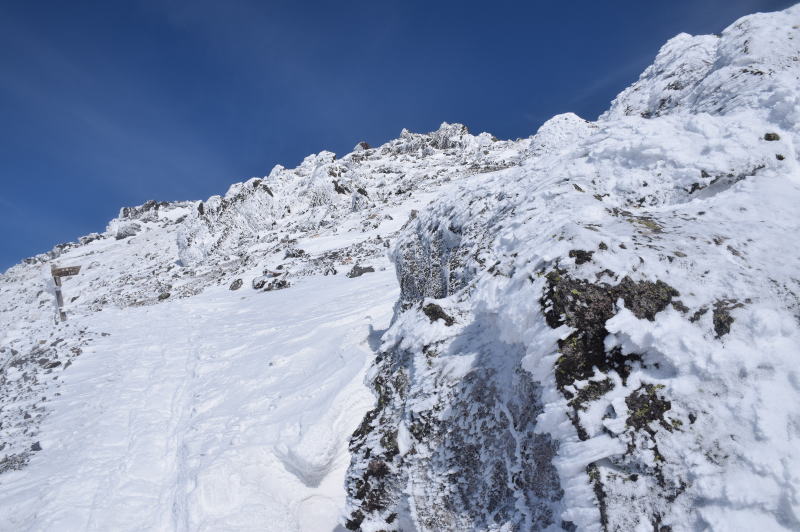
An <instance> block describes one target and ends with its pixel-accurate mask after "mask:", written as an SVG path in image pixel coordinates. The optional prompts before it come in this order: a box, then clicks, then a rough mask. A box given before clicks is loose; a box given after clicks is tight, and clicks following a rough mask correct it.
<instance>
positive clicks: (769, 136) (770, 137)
mask: <svg viewBox="0 0 800 532" xmlns="http://www.w3.org/2000/svg"><path fill="white" fill-rule="evenodd" d="M764 140H781V136H780V135H778V134H777V133H767V134H766V135H764Z"/></svg>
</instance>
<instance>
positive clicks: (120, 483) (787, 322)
mask: <svg viewBox="0 0 800 532" xmlns="http://www.w3.org/2000/svg"><path fill="white" fill-rule="evenodd" d="M798 147H800V6H795V7H793V8H790V9H788V10H785V11H782V12H777V13H768V14H756V15H752V16H748V17H744V18H742V19H740V20H739V21H736V22H735V23H734V24H732V25H731V26H730V27H728V28H727V29H726V30H725V31H724V32H723V33H722V34H721V35H719V36H699V37H693V36H689V35H685V34H682V35H679V36H677V37H675V38H674V39H672V40H670V41H669V42H668V43H666V44H665V45H664V47H663V48H662V50H661V52H660V53H659V55H658V57H657V58H656V59H655V61H654V63H653V65H652V66H651V67H649V68H648V69H647V70H646V71H645V72H644V73H643V74H642V76H641V77H640V79H639V80H638V81H637V82H636V83H634V84H633V85H632V86H631V87H629V88H627V89H625V90H624V91H623V92H622V93H620V95H619V96H618V97H617V98H616V99H615V101H614V102H612V105H611V107H610V109H609V111H607V112H606V113H605V114H604V115H602V116H601V117H600V119H598V120H597V121H596V122H588V121H586V120H583V119H581V118H580V117H578V116H575V115H573V114H563V115H559V116H556V117H553V118H552V119H551V120H549V121H548V122H546V123H545V124H544V125H543V126H542V127H541V128H540V129H539V130H538V132H537V133H536V134H535V135H533V136H532V137H530V138H527V139H519V140H517V141H502V140H498V139H496V138H494V137H492V136H491V135H489V134H487V133H482V134H480V135H471V134H470V133H469V132H468V131H467V130H466V128H465V127H464V126H461V125H459V124H446V123H445V124H442V126H441V127H440V129H439V130H437V131H434V132H431V133H427V134H418V133H410V132H408V131H405V130H404V131H403V132H402V133H401V136H400V137H399V138H398V139H395V140H392V141H390V142H388V143H386V144H384V145H382V146H379V147H376V148H372V147H370V146H367V145H365V144H363V143H361V144H359V145H358V146H356V147H355V149H354V151H353V152H352V153H349V154H346V155H344V156H343V157H341V158H337V157H336V156H335V155H334V154H332V153H330V152H321V153H319V154H316V155H310V156H309V157H307V158H306V159H305V160H304V161H303V162H302V163H301V164H300V165H299V166H298V167H297V168H294V169H287V168H284V167H282V166H276V167H275V168H274V169H273V170H272V171H271V172H270V174H269V175H268V176H266V177H264V178H253V179H250V180H248V181H245V182H243V183H237V184H234V185H232V186H231V187H230V189H229V190H228V192H227V193H226V194H225V195H223V196H213V197H212V198H209V199H208V200H206V201H202V202H175V203H156V202H148V203H146V204H144V205H141V206H138V207H131V208H124V209H122V211H121V212H120V215H119V217H117V218H115V219H114V220H112V221H111V222H110V223H109V225H108V228H107V229H106V230H105V231H104V232H103V233H97V234H92V235H88V236H87V237H84V238H82V239H80V240H79V241H78V242H74V243H69V244H65V245H62V246H58V247H56V248H55V249H54V250H52V251H50V252H48V253H45V254H42V255H39V256H36V257H32V258H30V259H26V261H24V262H23V263H22V264H19V265H17V266H15V267H13V268H11V269H9V270H8V271H7V272H6V273H4V274H3V275H2V276H0V530H8V531H20V530H30V531H33V530H36V531H38V530H59V531H61V530H65V531H71V530H96V531H101V530H102V531H105V530H180V531H190V530H191V531H193V530H208V531H211V530H215V531H216V530H269V531H280V532H283V531H321V532H334V531H339V532H341V531H342V530H343V529H349V530H361V531H363V532H378V531H384V530H386V531H405V532H410V531H464V530H481V531H494V532H523V531H528V530H547V531H553V532H554V531H558V530H567V531H575V530H582V531H584V530H585V531H612V530H613V531H651V530H656V531H657V532H670V531H683V530H698V531H700V530H702V531H706V530H713V531H722V532H728V531H751V530H763V531H773V530H774V531H785V530H800V453H798V452H797V449H800V416H798V412H797V405H798V404H800V358H799V357H800V275H799V274H798V272H800V216H798V214H799V213H800V210H799V209H800V207H798V206H800V151H798ZM390 260H391V262H390ZM392 263H393V264H392ZM73 265H81V266H82V269H81V271H80V273H79V274H77V275H75V276H74V277H69V278H66V279H65V280H64V287H63V290H64V294H65V308H66V311H67V313H68V315H69V320H68V321H67V322H65V323H59V322H56V321H54V308H53V292H52V291H53V286H52V281H51V280H50V279H49V274H50V268H51V266H60V267H61V266H73ZM393 270H394V271H393Z"/></svg>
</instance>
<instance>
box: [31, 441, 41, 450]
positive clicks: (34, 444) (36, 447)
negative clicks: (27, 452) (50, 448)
mask: <svg viewBox="0 0 800 532" xmlns="http://www.w3.org/2000/svg"><path fill="white" fill-rule="evenodd" d="M41 450H42V446H41V444H40V443H39V442H38V441H37V442H36V443H33V444H32V445H31V451H34V452H35V451H41Z"/></svg>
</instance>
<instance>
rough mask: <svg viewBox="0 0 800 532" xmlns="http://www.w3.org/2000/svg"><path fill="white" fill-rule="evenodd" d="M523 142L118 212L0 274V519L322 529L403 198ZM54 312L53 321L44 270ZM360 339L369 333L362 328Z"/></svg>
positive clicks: (325, 171)
mask: <svg viewBox="0 0 800 532" xmlns="http://www.w3.org/2000/svg"><path fill="white" fill-rule="evenodd" d="M527 143H528V140H522V141H519V142H515V143H512V142H508V141H498V140H497V139H493V138H492V137H491V136H490V135H488V134H482V135H478V136H474V135H470V134H469V133H468V132H467V131H466V128H464V127H463V126H461V125H458V124H455V125H450V124H443V125H442V127H441V128H440V129H439V130H437V131H435V132H432V133H429V134H416V133H410V132H408V131H403V133H402V134H401V136H400V138H398V139H396V140H393V141H390V142H389V143H387V144H385V145H383V146H380V147H377V148H370V147H368V146H366V145H365V144H359V145H358V146H356V149H355V150H354V151H353V153H350V154H347V155H345V156H344V157H342V158H341V159H337V158H336V157H335V156H334V154H332V153H330V152H322V153H320V154H318V155H312V156H309V157H307V158H306V159H305V160H304V161H303V162H302V163H301V164H300V165H299V166H298V167H297V168H295V169H286V168H283V167H280V166H278V167H276V168H275V169H273V171H272V172H271V173H270V175H269V176H267V177H264V178H254V179H251V180H248V181H246V182H244V183H238V184H235V185H233V186H231V188H230V190H229V191H228V192H227V193H226V194H225V195H224V196H214V197H212V198H209V199H208V200H206V201H203V202H177V203H157V202H154V201H151V202H147V203H146V204H144V205H141V206H138V207H131V208H124V209H122V210H121V211H120V215H119V217H118V218H115V219H114V220H112V221H111V222H110V223H109V225H108V227H107V229H106V231H104V232H103V233H96V234H92V235H89V236H87V237H84V238H82V239H80V240H79V241H78V242H73V243H68V244H64V245H61V246H58V247H56V248H55V249H54V250H52V251H50V252H48V253H46V254H42V255H39V256H37V257H33V258H31V259H27V260H26V261H24V263H22V264H20V265H17V266H15V267H13V268H11V269H9V270H8V271H7V272H6V273H5V274H3V275H2V276H1V277H0V369H2V372H1V373H0V494H2V495H1V496H0V515H2V516H3V519H2V520H0V530H9V531H11V530H13V531H17V530H142V529H153V530H264V529H267V530H281V531H284V530H285V531H291V530H302V531H317V530H334V529H335V528H336V527H338V526H339V522H340V520H341V519H340V516H341V513H342V511H343V508H344V498H345V491H344V471H345V468H346V467H347V465H348V463H349V454H348V452H347V442H348V440H349V437H350V435H351V434H352V432H353V430H354V429H355V428H356V426H357V425H358V423H359V421H360V419H361V418H362V417H363V415H364V414H365V412H366V411H367V410H368V408H369V406H370V405H371V402H372V395H371V394H370V391H369V388H368V387H367V386H366V385H365V383H364V380H365V379H364V370H365V368H366V365H367V364H368V363H369V362H371V361H372V356H373V347H374V346H375V345H376V344H377V342H378V337H379V336H380V333H379V331H381V330H383V329H385V328H386V327H388V324H389V318H390V317H391V314H392V308H393V305H394V303H395V301H396V299H397V296H398V292H399V291H398V289H397V282H396V277H395V275H394V272H393V269H392V268H391V266H390V263H389V260H388V257H387V254H386V252H387V249H388V248H389V246H390V244H391V241H392V240H393V239H394V237H395V236H396V234H397V232H398V231H399V229H400V228H401V227H402V225H403V224H404V223H405V222H406V221H407V220H408V219H409V217H410V216H412V213H413V212H415V211H416V210H421V209H423V208H424V207H425V205H426V204H427V203H428V202H429V201H430V200H431V199H433V198H435V197H437V196H440V195H442V194H447V191H448V190H449V189H451V188H452V186H453V182H454V180H465V179H469V178H470V176H476V175H478V174H480V173H482V172H487V171H492V170H494V169H496V168H499V167H507V166H512V165H518V164H520V161H521V159H522V155H521V151H522V149H524V147H525V146H527ZM73 265H80V266H82V269H81V271H80V273H79V274H78V275H76V276H74V277H68V278H64V279H63V292H64V297H65V309H66V312H67V314H68V316H69V319H68V321H67V322H65V323H56V322H55V321H54V316H55V313H54V297H53V286H52V281H51V279H50V268H51V266H59V267H60V266H73ZM376 331H378V332H376Z"/></svg>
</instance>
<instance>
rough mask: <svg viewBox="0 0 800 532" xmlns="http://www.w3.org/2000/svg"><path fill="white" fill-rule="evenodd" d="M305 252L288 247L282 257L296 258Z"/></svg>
mask: <svg viewBox="0 0 800 532" xmlns="http://www.w3.org/2000/svg"><path fill="white" fill-rule="evenodd" d="M305 254H306V252H305V251H304V250H302V249H300V248H289V249H287V250H286V254H285V255H284V256H283V258H284V259H297V258H300V257H302V256H303V255H305Z"/></svg>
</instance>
